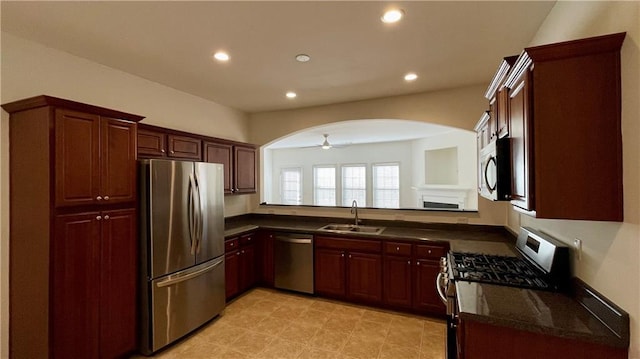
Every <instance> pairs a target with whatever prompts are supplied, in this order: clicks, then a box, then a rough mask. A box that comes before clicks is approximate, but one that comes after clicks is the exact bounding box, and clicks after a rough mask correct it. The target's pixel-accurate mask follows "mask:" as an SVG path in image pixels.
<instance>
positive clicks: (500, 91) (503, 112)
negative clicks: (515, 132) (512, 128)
mask: <svg viewBox="0 0 640 359" xmlns="http://www.w3.org/2000/svg"><path fill="white" fill-rule="evenodd" d="M517 59H518V56H509V57H505V58H504V59H502V61H501V62H500V65H499V66H498V70H497V71H496V73H495V74H494V75H493V78H492V79H491V82H490V83H489V87H488V88H487V91H486V92H485V94H484V97H486V99H487V100H489V111H488V114H489V121H488V130H489V132H490V135H489V141H491V142H493V141H495V140H497V139H498V138H503V137H506V136H508V135H509V116H508V105H509V103H508V89H507V88H505V87H504V83H505V81H506V78H507V74H508V73H509V70H510V69H511V68H512V67H513V64H514V63H515V62H516V60H517ZM486 144H487V143H484V144H483V145H482V147H484V146H486Z"/></svg>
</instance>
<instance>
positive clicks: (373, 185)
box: [371, 162, 402, 209]
mask: <svg viewBox="0 0 640 359" xmlns="http://www.w3.org/2000/svg"><path fill="white" fill-rule="evenodd" d="M383 166H396V167H397V168H398V187H397V188H396V189H395V190H396V191H398V198H397V202H398V205H397V206H396V207H380V206H377V205H376V192H377V191H378V187H377V186H376V175H375V168H376V167H383ZM401 173H402V171H401V170H400V162H377V163H372V164H371V205H372V206H373V208H383V209H399V208H400V195H401V193H400V187H401V186H400V181H401V176H400V175H401ZM382 190H390V189H382Z"/></svg>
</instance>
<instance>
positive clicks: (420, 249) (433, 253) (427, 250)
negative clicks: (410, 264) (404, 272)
mask: <svg viewBox="0 0 640 359" xmlns="http://www.w3.org/2000/svg"><path fill="white" fill-rule="evenodd" d="M446 252H447V249H446V248H445V247H444V246H428V245H423V244H419V245H417V246H416V257H418V258H440V257H444V255H445V253H446Z"/></svg>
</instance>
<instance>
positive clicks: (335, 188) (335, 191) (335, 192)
mask: <svg viewBox="0 0 640 359" xmlns="http://www.w3.org/2000/svg"><path fill="white" fill-rule="evenodd" d="M318 168H331V169H333V198H334V203H333V205H328V204H318V197H317V195H318V192H317V189H318V186H317V178H316V169H318ZM337 172H338V165H337V164H324V165H313V166H312V167H311V176H312V177H313V184H312V192H313V205H314V206H327V207H329V206H333V207H337V205H338V178H337V177H338V173H337ZM323 189H324V188H323ZM327 189H330V188H327Z"/></svg>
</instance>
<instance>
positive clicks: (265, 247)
mask: <svg viewBox="0 0 640 359" xmlns="http://www.w3.org/2000/svg"><path fill="white" fill-rule="evenodd" d="M258 237H259V238H260V252H261V255H262V256H261V257H262V258H261V263H260V264H261V266H262V269H261V273H260V275H259V276H258V279H259V280H260V283H261V284H262V285H263V286H265V287H267V288H272V287H273V286H274V284H275V263H274V259H273V246H274V239H275V238H274V234H273V232H271V231H261V232H258Z"/></svg>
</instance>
